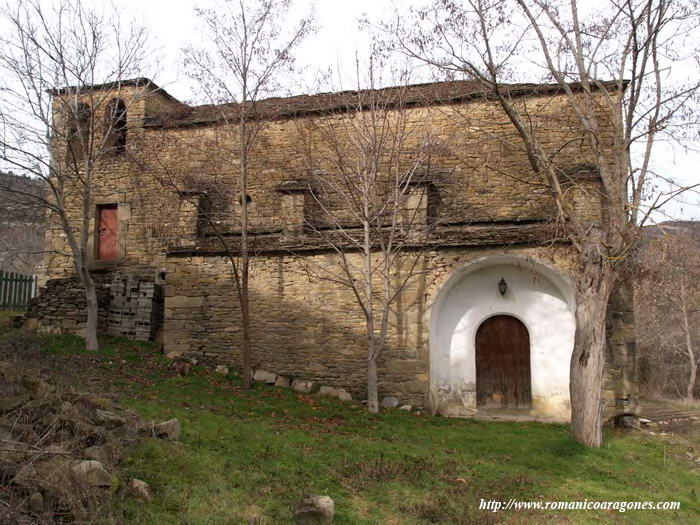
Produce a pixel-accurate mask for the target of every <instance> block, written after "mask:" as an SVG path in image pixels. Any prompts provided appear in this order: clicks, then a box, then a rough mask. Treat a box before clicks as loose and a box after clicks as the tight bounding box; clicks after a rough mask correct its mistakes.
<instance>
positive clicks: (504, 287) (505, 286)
mask: <svg viewBox="0 0 700 525" xmlns="http://www.w3.org/2000/svg"><path fill="white" fill-rule="evenodd" d="M507 289H508V283H507V282H506V280H505V279H504V278H503V277H501V280H500V281H499V282H498V291H499V292H501V295H502V296H504V295H506V290H507Z"/></svg>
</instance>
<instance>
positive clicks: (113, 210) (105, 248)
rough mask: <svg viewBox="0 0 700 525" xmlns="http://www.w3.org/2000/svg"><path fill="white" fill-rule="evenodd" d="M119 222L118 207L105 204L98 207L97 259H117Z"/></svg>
mask: <svg viewBox="0 0 700 525" xmlns="http://www.w3.org/2000/svg"><path fill="white" fill-rule="evenodd" d="M118 236H119V220H118V219H117V205H116V204H103V205H100V206H98V207H97V259H98V260H100V261H113V260H115V259H116V258H117V238H118Z"/></svg>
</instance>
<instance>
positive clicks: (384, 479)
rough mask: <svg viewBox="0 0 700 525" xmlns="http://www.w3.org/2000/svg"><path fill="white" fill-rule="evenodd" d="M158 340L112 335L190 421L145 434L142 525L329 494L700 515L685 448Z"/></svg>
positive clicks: (284, 518)
mask: <svg viewBox="0 0 700 525" xmlns="http://www.w3.org/2000/svg"><path fill="white" fill-rule="evenodd" d="M79 343H80V340H78V339H77V338H71V337H57V336H50V337H46V338H44V339H43V345H44V349H45V350H47V351H48V352H50V353H52V354H54V355H57V356H68V355H70V354H71V353H75V354H77V355H80V354H81V352H83V351H82V350H81V349H80V344H79ZM153 354H154V350H153V348H152V346H150V345H148V344H134V343H131V342H124V341H119V340H105V341H103V342H102V349H101V351H100V355H101V356H104V357H103V358H102V359H101V361H102V364H101V365H100V366H102V367H103V368H104V370H105V371H106V372H109V371H110V366H113V365H110V364H109V363H115V362H117V363H119V366H120V367H122V368H121V370H122V371H124V370H126V371H127V372H128V370H129V369H130V368H131V367H137V366H138V364H139V363H140V362H141V360H142V358H143V357H145V356H149V359H150V361H149V363H150V364H149V366H148V368H143V369H139V371H138V374H137V376H136V375H135V376H134V377H138V378H139V380H138V382H136V381H134V380H131V379H129V378H128V377H125V376H124V374H122V375H118V374H115V377H114V379H113V380H112V386H113V387H116V388H118V389H119V390H120V391H121V392H122V394H123V395H122V400H121V401H122V404H123V405H125V406H127V407H129V408H133V409H136V410H138V412H139V413H140V414H141V415H142V416H143V417H144V418H149V419H150V418H153V419H156V420H164V419H168V418H171V417H176V418H178V419H180V421H181V423H182V425H183V434H182V437H181V441H180V442H175V443H171V442H165V441H159V440H150V439H149V440H145V441H143V442H142V443H141V444H139V445H138V446H137V447H136V449H135V450H134V451H133V452H132V453H131V455H130V456H129V457H128V458H127V459H126V461H125V465H124V468H125V471H126V472H125V476H126V477H136V478H139V479H142V480H145V481H147V482H148V483H149V484H150V485H151V487H152V489H153V493H154V499H153V500H152V501H150V502H148V503H141V502H137V501H134V500H131V499H129V498H127V499H126V500H125V501H123V502H122V503H121V504H119V505H120V506H119V508H118V509H117V511H118V512H119V513H123V515H124V517H123V519H124V521H125V522H128V523H133V524H149V525H150V524H168V525H169V524H227V523H231V524H235V523H249V520H250V518H253V517H257V518H258V521H256V522H255V523H263V524H286V523H292V513H293V509H294V508H295V507H296V505H297V503H298V502H299V501H300V500H301V498H302V497H303V496H304V495H305V494H328V495H330V496H331V497H333V499H334V500H335V505H336V521H335V523H337V524H339V525H342V524H404V523H405V524H422V523H445V524H447V523H450V524H452V523H454V524H467V523H501V522H507V523H594V522H601V521H602V522H607V523H621V522H629V521H631V522H635V523H640V524H645V523H649V524H652V523H654V524H656V523H698V520H700V502H699V501H698V494H697V492H698V489H699V488H700V483H699V481H700V478H699V476H698V471H697V469H696V470H693V467H692V466H691V465H690V464H689V463H687V461H686V460H685V459H684V450H682V449H681V448H680V445H677V444H673V443H670V442H669V441H668V440H662V439H660V438H655V437H652V436H646V435H642V434H638V433H623V432H619V431H612V430H607V431H606V436H605V438H606V439H605V445H604V446H603V447H602V448H600V449H595V450H594V449H586V448H584V447H581V446H579V445H578V444H576V443H574V442H573V441H572V440H571V439H570V437H569V433H568V428H567V427H566V426H563V425H545V424H537V423H486V422H478V421H472V420H458V419H445V418H439V417H430V416H426V415H421V416H416V415H413V414H410V413H407V412H403V411H399V410H394V411H388V412H386V413H383V414H380V415H369V414H368V413H366V411H364V409H363V408H362V406H361V405H360V404H355V403H342V402H337V401H334V400H330V399H325V398H318V397H315V396H302V395H298V394H295V393H293V392H291V391H289V390H286V389H281V388H274V387H268V386H264V385H256V387H255V388H254V389H253V390H251V391H244V390H242V389H241V388H240V383H239V381H238V379H237V378H235V377H225V378H222V377H220V376H216V375H214V374H212V373H211V372H210V371H207V370H203V369H198V370H195V372H194V374H193V375H190V376H188V377H184V378H180V377H174V373H173V372H172V371H171V370H169V369H168V368H167V364H166V363H165V362H164V361H163V360H162V359H161V358H160V357H154V356H153ZM481 498H484V499H502V500H507V499H509V498H515V499H523V500H533V501H546V500H554V501H568V500H583V499H588V500H600V501H616V500H623V501H647V500H648V501H654V502H656V501H666V500H668V501H680V502H681V510H680V511H627V512H625V513H619V512H616V511H548V512H543V511H519V512H516V511H509V512H498V513H493V512H488V511H484V510H479V508H478V507H479V501H480V499H481Z"/></svg>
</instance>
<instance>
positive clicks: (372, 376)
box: [367, 341, 379, 414]
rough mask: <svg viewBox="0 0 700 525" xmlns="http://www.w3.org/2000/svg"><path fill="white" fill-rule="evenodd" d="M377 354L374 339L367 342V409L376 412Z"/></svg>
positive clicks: (377, 397)
mask: <svg viewBox="0 0 700 525" xmlns="http://www.w3.org/2000/svg"><path fill="white" fill-rule="evenodd" d="M377 356H378V352H376V349H375V344H374V341H370V343H369V355H368V356H367V410H368V411H369V412H370V413H372V414H376V413H377V412H379V394H378V391H377Z"/></svg>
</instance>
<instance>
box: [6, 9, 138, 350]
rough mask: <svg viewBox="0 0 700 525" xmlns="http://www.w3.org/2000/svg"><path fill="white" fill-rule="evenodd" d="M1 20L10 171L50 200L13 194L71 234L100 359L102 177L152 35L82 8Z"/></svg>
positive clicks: (90, 335)
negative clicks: (96, 231)
mask: <svg viewBox="0 0 700 525" xmlns="http://www.w3.org/2000/svg"><path fill="white" fill-rule="evenodd" d="M1 13H2V18H3V20H4V22H5V23H6V25H7V27H8V28H9V31H8V32H7V33H5V34H4V35H3V36H2V38H1V39H0V71H2V88H1V91H0V93H1V94H0V112H1V113H0V119H1V122H2V135H1V136H0V161H1V162H2V164H3V165H4V167H8V168H10V169H13V170H14V171H15V172H16V173H18V174H21V175H26V176H29V177H33V178H37V179H41V180H42V181H43V182H44V183H45V184H46V187H47V189H48V192H47V194H44V193H41V194H36V193H34V192H27V191H23V190H21V189H17V188H13V187H6V188H3V189H4V190H5V191H6V194H14V195H15V196H16V197H17V199H18V200H20V201H21V200H27V199H30V200H32V202H34V203H35V204H36V205H37V206H41V207H43V208H44V209H45V210H47V213H48V215H49V218H50V220H51V221H55V223H56V224H57V226H58V228H60V230H61V231H62V232H63V233H64V234H65V239H66V243H67V245H68V249H69V250H68V251H67V253H66V254H65V255H68V256H70V257H71V258H72V264H73V266H74V269H75V272H76V274H77V275H78V277H79V279H80V282H81V283H82V285H83V287H84V288H85V299H86V303H87V324H86V329H85V345H86V348H87V349H89V350H97V349H98V342H97V316H98V312H97V294H96V289H95V283H94V281H93V278H92V276H91V274H90V268H89V262H90V253H89V250H88V241H89V232H90V228H89V225H90V215H91V212H92V210H93V208H94V192H95V186H96V183H97V182H96V174H97V173H98V172H99V170H100V166H101V163H102V161H103V160H104V159H105V158H106V157H109V156H111V155H113V154H114V153H115V151H116V150H117V149H118V148H120V147H121V143H120V141H119V137H120V136H121V135H123V134H124V133H125V132H126V123H125V122H124V119H123V118H122V117H123V116H124V115H125V114H126V112H127V111H128V109H129V107H130V106H131V105H132V104H134V103H135V102H136V99H135V98H133V97H130V98H127V97H125V96H122V92H123V85H122V80H123V79H125V78H130V77H136V76H138V75H139V73H140V72H141V70H142V66H143V64H144V61H145V60H146V59H147V57H148V54H147V47H146V32H145V30H144V29H143V28H141V27H139V26H137V25H135V24H130V25H128V26H127V27H122V24H121V22H120V15H119V14H118V13H116V12H112V13H109V14H106V15H105V14H100V13H97V12H96V11H93V10H92V9H90V8H88V7H87V6H86V5H85V4H84V3H83V2H82V1H81V0H60V1H56V2H52V3H48V4H47V3H46V2H40V1H39V0H18V1H17V2H15V3H13V4H8V5H6V6H5V7H4V8H3V9H2V11H1ZM116 99H119V100H126V101H128V102H127V103H126V104H125V105H124V106H122V105H117V104H114V103H113V101H114V100H116Z"/></svg>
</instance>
